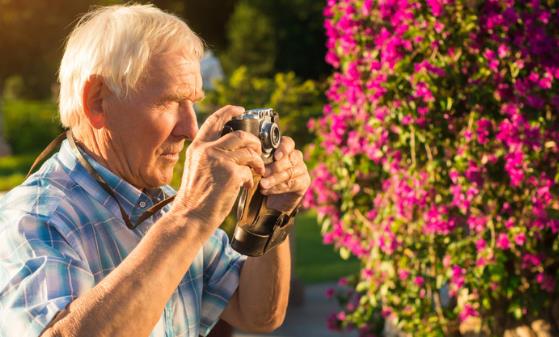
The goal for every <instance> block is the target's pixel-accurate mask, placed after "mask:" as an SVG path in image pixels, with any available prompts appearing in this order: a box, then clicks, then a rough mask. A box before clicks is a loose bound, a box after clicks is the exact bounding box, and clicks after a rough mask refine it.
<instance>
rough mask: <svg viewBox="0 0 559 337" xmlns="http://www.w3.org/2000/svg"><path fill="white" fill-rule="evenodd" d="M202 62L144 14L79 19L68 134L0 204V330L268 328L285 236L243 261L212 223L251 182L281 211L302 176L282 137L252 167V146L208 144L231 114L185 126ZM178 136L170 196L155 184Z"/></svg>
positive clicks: (8, 333)
mask: <svg viewBox="0 0 559 337" xmlns="http://www.w3.org/2000/svg"><path fill="white" fill-rule="evenodd" d="M202 54H203V45H202V42H201V41H200V39H199V38H198V37H197V36H196V35H195V34H194V33H193V32H192V31H191V30H190V29H189V28H188V27H187V25H186V24H184V22H182V21H181V20H179V19H178V18H176V17H175V16H173V15H170V14H167V13H164V12H162V11H160V10H159V9H157V8H154V7H152V6H142V5H131V6H110V7H103V8H99V9H97V10H95V11H93V12H91V13H89V14H87V15H86V16H85V17H83V18H82V20H81V21H80V22H79V23H78V25H77V26H76V28H75V29H74V31H73V32H72V33H71V36H70V37H69V39H68V42H67V45H66V49H65V54H64V57H63V59H62V62H61V66H60V84H61V91H60V116H61V120H62V123H63V125H64V126H65V127H67V128H68V129H69V130H70V131H71V132H70V133H69V134H68V139H66V140H64V141H63V142H62V145H61V147H60V150H59V151H58V152H57V153H56V154H54V155H53V156H52V157H50V158H49V159H48V160H47V161H46V162H45V163H44V164H43V165H42V166H41V168H40V169H39V170H38V171H37V172H36V173H35V174H33V175H32V176H31V177H30V178H29V179H27V180H26V181H25V182H24V183H23V184H22V185H20V186H18V187H17V188H15V189H14V190H12V191H11V192H10V193H8V195H7V196H5V198H4V199H2V201H1V202H0V336H3V337H12V336H17V337H24V336H39V335H42V336H134V337H137V336H149V335H151V336H192V337H194V336H199V335H206V334H208V332H209V331H210V329H211V328H212V326H213V325H214V324H215V322H216V321H217V320H218V319H219V318H220V317H221V318H222V319H224V320H225V321H227V322H229V323H230V324H232V325H233V326H235V327H239V328H241V329H244V330H249V331H270V330H272V329H275V328H276V327H278V326H279V325H280V324H281V322H282V321H283V318H284V315H285V310H286V306H287V297H288V296H287V295H288V290H289V279H290V275H289V272H290V255H289V247H288V243H287V242H283V243H281V244H280V245H278V246H277V247H276V248H275V249H273V250H271V251H269V252H268V253H267V254H265V255H264V256H262V257H258V258H252V257H249V258H247V257H245V256H242V255H240V254H238V253H237V252H235V251H234V250H232V249H231V247H230V246H229V244H228V239H227V237H226V236H225V234H224V233H223V231H221V230H219V229H218V226H219V225H220V224H221V223H222V221H223V220H224V218H225V217H226V216H227V214H228V213H229V211H230V210H231V209H232V207H233V205H234V202H235V199H236V196H237V194H238V192H239V188H240V187H242V186H245V187H250V186H251V185H252V184H253V174H254V173H256V174H258V175H261V176H263V179H262V180H261V182H260V187H259V188H260V189H261V191H262V193H263V194H264V195H267V196H268V200H267V206H268V207H269V208H273V209H277V210H280V211H282V212H285V213H286V214H289V213H290V212H291V211H292V210H293V209H295V208H296V206H297V205H298V203H299V201H300V199H301V197H302V195H303V194H304V192H305V191H306V189H307V188H308V186H309V183H310V178H309V175H308V171H307V168H306V166H305V164H304V163H303V160H302V154H301V152H300V151H297V150H295V148H294V143H293V141H292V140H291V139H290V138H286V137H284V138H282V140H281V144H280V146H279V148H278V149H277V151H276V153H275V161H274V162H273V163H272V164H269V165H266V166H265V165H264V163H263V161H262V159H261V144H260V141H259V139H258V138H257V137H255V136H253V135H252V134H249V133H245V132H241V131H236V132H232V133H229V134H227V135H225V136H223V137H220V133H221V130H222V129H223V126H224V124H225V123H226V122H227V121H228V120H230V119H231V118H233V117H234V116H237V115H240V114H242V113H243V112H244V109H243V108H241V107H237V106H226V107H224V108H221V109H220V110H218V111H217V112H215V113H214V114H212V115H211V116H210V117H209V118H208V119H207V120H206V122H205V123H204V124H203V125H202V126H201V127H200V129H198V126H197V121H196V113H195V111H194V109H193V105H194V103H195V102H197V101H199V100H200V99H202V98H203V91H202V88H201V85H202V80H201V75H200V63H199V61H200V57H201V56H202ZM185 139H188V140H192V143H191V145H190V146H189V147H188V149H187V151H186V159H185V170H184V173H183V176H182V182H181V185H180V188H179V189H178V191H176V192H175V191H174V190H172V189H171V188H170V187H169V186H167V185H166V184H168V183H169V181H170V180H171V176H172V172H173V167H174V166H175V164H176V163H177V160H178V159H179V152H180V151H181V150H182V149H183V146H184V142H185ZM171 195H174V196H175V198H174V201H173V203H172V204H170V203H169V204H166V205H165V203H166V201H163V200H167V201H168V200H170V199H168V197H169V196H171ZM155 204H158V205H155ZM154 205H155V206H154ZM161 205H165V206H164V207H162V208H161ZM148 209H150V211H147V212H146V210H148Z"/></svg>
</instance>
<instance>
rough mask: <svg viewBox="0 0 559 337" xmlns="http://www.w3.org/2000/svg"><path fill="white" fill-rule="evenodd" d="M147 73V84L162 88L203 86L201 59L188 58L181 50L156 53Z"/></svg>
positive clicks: (198, 87) (195, 87) (173, 88)
mask: <svg viewBox="0 0 559 337" xmlns="http://www.w3.org/2000/svg"><path fill="white" fill-rule="evenodd" d="M146 73H147V76H146V79H147V85H148V86H157V87H159V88H161V89H162V90H169V89H172V90H178V89H184V90H186V89H190V90H192V89H194V90H200V89H201V86H202V81H201V74H200V61H199V60H195V59H192V58H187V57H185V56H184V53H181V52H179V51H176V52H167V53H161V54H157V55H154V56H153V57H152V58H151V59H150V61H149V62H148V67H147V69H146Z"/></svg>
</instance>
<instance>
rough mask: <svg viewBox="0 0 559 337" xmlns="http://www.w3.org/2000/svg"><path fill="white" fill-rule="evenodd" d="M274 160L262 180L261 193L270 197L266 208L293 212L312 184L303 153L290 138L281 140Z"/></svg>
mask: <svg viewBox="0 0 559 337" xmlns="http://www.w3.org/2000/svg"><path fill="white" fill-rule="evenodd" d="M274 158H275V161H274V162H273V163H271V164H269V165H267V166H266V172H265V173H264V178H263V179H262V180H260V186H261V192H262V194H264V195H267V196H268V201H267V204H266V206H268V207H269V208H272V209H275V210H278V211H283V212H291V211H293V209H295V207H296V206H297V205H298V204H299V202H300V201H301V198H302V197H303V195H304V194H305V192H306V191H307V189H308V188H309V186H310V184H311V178H310V175H309V171H308V169H307V166H306V165H305V162H303V153H301V151H299V150H296V149H295V142H294V141H293V139H291V138H289V137H282V138H281V142H280V145H279V147H278V148H277V149H276V151H275V153H274Z"/></svg>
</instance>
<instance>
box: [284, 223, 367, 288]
mask: <svg viewBox="0 0 559 337" xmlns="http://www.w3.org/2000/svg"><path fill="white" fill-rule="evenodd" d="M358 270H359V261H358V260H357V259H355V258H350V259H348V260H343V259H342V258H341V257H340V255H339V254H338V253H337V252H336V251H335V250H334V247H333V246H331V245H325V244H323V243H322V235H321V234H320V226H319V225H318V224H317V222H316V215H315V214H314V213H313V212H305V213H303V214H300V215H299V216H298V217H297V221H296V225H295V275H297V277H299V278H300V279H301V280H302V281H303V283H305V284H313V283H321V282H327V281H337V280H338V279H339V278H340V277H342V276H347V275H350V274H353V273H355V272H357V271H358Z"/></svg>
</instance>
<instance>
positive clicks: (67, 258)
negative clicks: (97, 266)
mask: <svg viewBox="0 0 559 337" xmlns="http://www.w3.org/2000/svg"><path fill="white" fill-rule="evenodd" d="M12 219H13V218H12ZM0 222H1V224H0V336H2V337H31V336H39V335H40V334H41V332H42V331H43V330H44V328H45V327H46V326H47V324H48V323H49V322H50V321H51V320H52V319H53V317H54V316H55V315H56V314H57V313H58V312H59V311H60V310H62V309H64V308H65V307H66V306H67V305H68V304H69V303H70V302H72V301H73V300H74V299H75V298H77V297H78V296H80V295H81V294H83V293H84V292H85V291H87V290H88V289H90V288H92V287H93V286H94V278H93V275H92V273H91V271H90V270H89V268H88V267H87V265H86V264H85V263H83V262H82V261H81V259H80V258H79V256H78V254H77V253H76V252H75V250H74V249H72V247H71V246H70V245H69V244H68V242H67V241H66V240H65V239H64V238H63V236H62V235H61V234H60V233H59V232H58V231H57V230H56V228H55V226H53V224H49V221H48V220H47V219H46V218H44V217H41V216H37V215H30V214H26V215H23V216H19V217H16V220H10V221H9V223H8V221H7V220H6V218H3V219H0Z"/></svg>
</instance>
